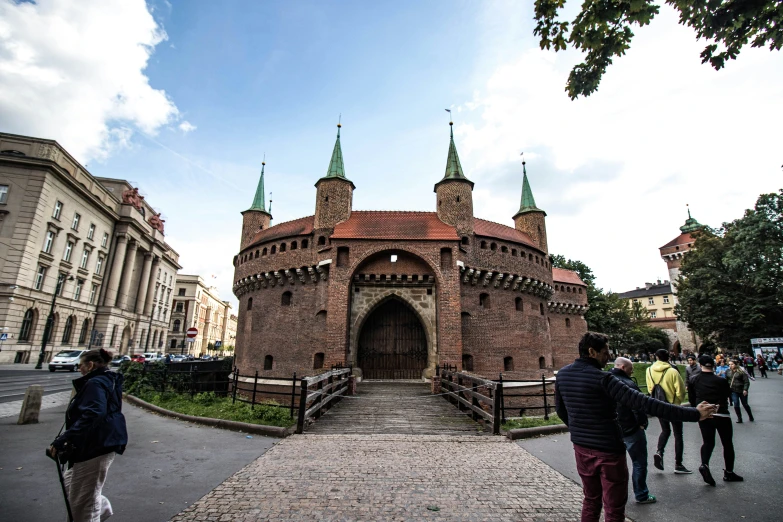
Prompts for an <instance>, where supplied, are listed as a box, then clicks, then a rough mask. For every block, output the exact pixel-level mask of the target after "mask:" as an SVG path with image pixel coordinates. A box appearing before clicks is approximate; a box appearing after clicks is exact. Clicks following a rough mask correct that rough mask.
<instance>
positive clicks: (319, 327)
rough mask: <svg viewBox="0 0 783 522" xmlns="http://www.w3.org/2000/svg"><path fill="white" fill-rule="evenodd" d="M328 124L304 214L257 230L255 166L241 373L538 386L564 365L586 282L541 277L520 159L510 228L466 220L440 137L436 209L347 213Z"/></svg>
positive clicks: (238, 274)
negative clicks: (344, 370)
mask: <svg viewBox="0 0 783 522" xmlns="http://www.w3.org/2000/svg"><path fill="white" fill-rule="evenodd" d="M450 125H452V124H451V123H450ZM339 127H340V126H339V125H338V131H337V141H336V143H335V146H334V151H333V153H332V158H331V161H330V163H329V169H328V171H327V174H326V176H324V177H322V178H321V179H319V180H318V181H317V182H316V183H315V187H316V201H315V215H312V216H307V217H303V218H299V219H296V220H293V221H288V222H285V223H280V224H277V225H275V226H270V223H271V220H272V215H271V214H270V212H268V211H267V210H266V205H265V198H264V167H263V166H262V169H261V179H260V180H259V184H258V189H257V191H256V195H255V199H254V201H253V205H252V206H251V207H250V208H249V209H248V210H246V211H244V212H243V213H242V216H243V224H242V241H241V246H240V252H239V254H237V255H236V256H235V258H234V266H235V272H234V287H233V291H234V293H235V295H236V296H237V298H238V299H239V320H238V325H237V339H236V364H237V366H238V368H239V370H240V372H241V373H242V374H244V375H250V374H253V373H254V372H255V371H256V370H258V371H259V375H260V376H264V375H269V376H273V375H276V376H282V375H287V374H290V373H293V372H294V371H296V372H297V374H298V375H300V376H303V375H312V374H314V373H319V370H320V369H321V368H327V369H328V368H329V367H331V366H332V365H335V364H344V365H351V366H353V368H354V369H355V374H356V375H358V376H361V377H363V378H365V379H411V378H416V379H418V378H421V377H428V376H430V375H432V373H433V371H434V369H435V366H436V365H438V364H441V365H443V364H450V365H455V366H457V367H458V368H459V369H462V370H465V371H471V372H475V373H476V374H479V375H484V376H487V377H491V378H497V376H498V373H500V372H503V374H504V375H507V376H508V377H509V378H511V377H516V378H537V377H539V376H540V375H541V373H542V370H544V372H546V373H549V372H551V370H552V369H555V368H560V367H562V366H564V365H565V364H568V363H569V362H571V361H572V360H573V359H574V358H575V357H576V355H577V354H576V345H577V343H578V340H579V338H580V337H581V336H582V335H583V334H584V333H585V332H586V330H587V326H586V323H585V321H584V317H583V315H584V313H585V311H586V310H587V293H586V291H585V284H584V283H583V282H582V281H581V280H580V279H579V277H578V276H577V274H576V273H574V272H571V271H568V270H561V269H557V268H552V266H551V263H550V260H549V257H548V251H547V235H546V219H545V218H546V213H545V212H544V211H543V210H541V209H539V208H537V207H536V204H535V201H534V199H533V194H532V192H531V190H530V185H529V183H528V179H527V173H526V171H525V169H524V163H523V182H522V201H521V205H520V208H519V210H518V211H517V212H516V214H515V215H514V217H513V221H514V227H513V228H512V227H509V226H505V225H501V224H498V223H494V222H491V221H486V220H483V219H479V218H477V217H474V215H473V194H472V193H473V182H471V181H470V180H468V179H467V178H466V177H465V175H464V173H463V170H462V166H461V165H460V161H459V156H458V155H457V149H456V146H455V144H454V134H453V130H452V132H451V139H450V143H449V150H448V157H447V163H446V172H445V175H444V176H443V179H441V180H440V181H438V182H437V183H436V184H435V194H436V198H435V200H436V201H435V206H436V212H401V211H355V210H353V208H352V202H353V191H354V190H355V188H356V187H355V185H354V184H353V183H352V182H351V181H350V180H349V179H348V178H347V177H346V175H345V168H344V165H343V157H342V150H341V146H340V129H339ZM262 165H263V164H262Z"/></svg>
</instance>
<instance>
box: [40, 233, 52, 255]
mask: <svg viewBox="0 0 783 522" xmlns="http://www.w3.org/2000/svg"><path fill="white" fill-rule="evenodd" d="M53 244H54V232H52V231H51V230H49V231H47V232H46V239H45V240H44V247H43V251H44V252H46V253H47V254H51V253H52V245H53Z"/></svg>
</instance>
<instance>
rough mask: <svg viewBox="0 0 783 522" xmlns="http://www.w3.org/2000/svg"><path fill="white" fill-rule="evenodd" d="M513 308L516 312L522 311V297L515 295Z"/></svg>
mask: <svg viewBox="0 0 783 522" xmlns="http://www.w3.org/2000/svg"><path fill="white" fill-rule="evenodd" d="M514 308H515V309H516V311H517V312H521V311H522V309H523V305H522V298H521V297H517V298H516V299H514Z"/></svg>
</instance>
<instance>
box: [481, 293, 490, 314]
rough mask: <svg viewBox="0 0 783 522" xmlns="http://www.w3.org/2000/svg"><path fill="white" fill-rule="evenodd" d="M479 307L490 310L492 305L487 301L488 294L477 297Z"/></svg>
mask: <svg viewBox="0 0 783 522" xmlns="http://www.w3.org/2000/svg"><path fill="white" fill-rule="evenodd" d="M479 307H480V308H484V309H485V310H489V309H490V308H492V303H491V301H490V300H489V294H481V295H480V296H479Z"/></svg>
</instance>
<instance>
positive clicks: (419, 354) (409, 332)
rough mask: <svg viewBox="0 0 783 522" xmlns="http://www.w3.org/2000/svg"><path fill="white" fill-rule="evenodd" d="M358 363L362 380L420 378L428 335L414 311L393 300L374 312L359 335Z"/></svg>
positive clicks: (424, 360) (381, 305) (425, 364)
mask: <svg viewBox="0 0 783 522" xmlns="http://www.w3.org/2000/svg"><path fill="white" fill-rule="evenodd" d="M357 351H358V354H357V361H356V362H357V364H358V366H359V368H361V370H362V375H363V376H364V378H365V379H420V378H421V375H422V372H423V371H424V369H425V368H426V367H427V336H426V334H425V332H424V327H423V325H422V324H421V321H420V320H419V318H418V316H417V315H416V314H415V313H414V311H413V310H412V309H411V308H410V307H409V306H408V305H407V304H406V303H405V302H403V301H402V300H400V299H398V298H395V297H392V298H391V299H388V300H387V301H384V302H383V303H381V304H380V305H378V306H377V307H376V308H375V310H373V311H372V312H371V313H370V315H369V316H368V317H367V319H366V320H365V322H364V325H363V326H362V329H361V332H360V334H359V343H358V350H357Z"/></svg>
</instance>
